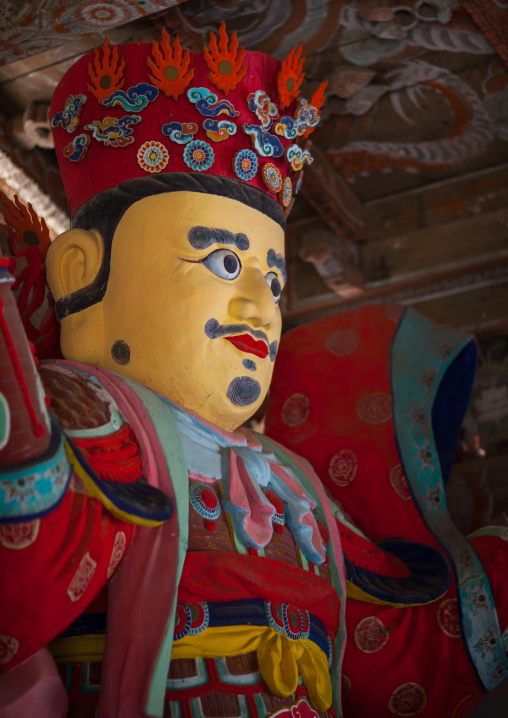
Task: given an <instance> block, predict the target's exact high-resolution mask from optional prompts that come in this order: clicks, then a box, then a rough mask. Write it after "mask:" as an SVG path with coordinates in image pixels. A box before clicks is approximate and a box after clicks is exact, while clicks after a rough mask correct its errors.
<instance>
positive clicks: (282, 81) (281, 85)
mask: <svg viewBox="0 0 508 718" xmlns="http://www.w3.org/2000/svg"><path fill="white" fill-rule="evenodd" d="M302 47H303V45H302V43H300V45H299V46H298V48H297V50H296V51H295V48H294V47H292V48H291V50H290V52H289V55H288V56H287V57H286V58H285V59H284V60H283V62H282V65H281V68H280V72H279V74H278V76H277V88H278V90H279V98H280V103H281V106H282V109H284V108H285V107H288V106H289V105H290V104H291V103H292V102H293V100H296V98H297V97H298V95H299V94H300V90H299V87H300V85H301V84H302V81H303V78H304V77H305V73H304V72H302V70H303V63H304V62H305V58H304V57H301V55H302Z"/></svg>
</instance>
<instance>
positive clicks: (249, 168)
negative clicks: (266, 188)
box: [233, 149, 258, 182]
mask: <svg viewBox="0 0 508 718" xmlns="http://www.w3.org/2000/svg"><path fill="white" fill-rule="evenodd" d="M233 168H234V170H235V173H236V175H237V177H239V178H240V179H241V180H244V181H245V182H248V181H249V180H251V179H252V178H253V177H254V175H255V174H256V172H257V170H258V158H257V157H256V155H255V153H254V152H253V151H252V150H247V149H245V150H240V152H237V153H236V155H235V156H234V157H233Z"/></svg>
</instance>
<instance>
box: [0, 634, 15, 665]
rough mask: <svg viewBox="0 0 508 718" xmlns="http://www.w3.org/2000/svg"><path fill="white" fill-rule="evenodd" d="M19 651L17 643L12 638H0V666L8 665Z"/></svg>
mask: <svg viewBox="0 0 508 718" xmlns="http://www.w3.org/2000/svg"><path fill="white" fill-rule="evenodd" d="M18 649H19V643H18V641H17V640H16V639H15V638H14V637H13V636H0V665H1V664H3V663H8V662H9V661H10V660H11V659H12V658H14V656H15V655H16V653H17V652H18Z"/></svg>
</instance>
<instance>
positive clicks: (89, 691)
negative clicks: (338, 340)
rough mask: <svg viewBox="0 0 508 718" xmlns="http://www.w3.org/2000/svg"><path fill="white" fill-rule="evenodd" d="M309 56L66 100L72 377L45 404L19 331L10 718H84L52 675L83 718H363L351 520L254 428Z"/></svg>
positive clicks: (6, 598) (11, 506) (60, 129)
mask: <svg viewBox="0 0 508 718" xmlns="http://www.w3.org/2000/svg"><path fill="white" fill-rule="evenodd" d="M300 54H301V50H298V51H297V52H296V53H295V52H294V51H292V52H291V53H290V55H289V57H288V58H287V60H286V61H284V63H282V65H281V64H280V63H279V62H278V61H276V60H275V59H273V58H270V57H267V56H264V55H261V54H258V53H245V51H244V50H243V49H239V48H238V43H237V41H236V37H235V35H233V37H232V38H231V39H229V38H228V37H227V35H226V33H225V30H224V28H221V32H220V42H219V43H217V39H216V38H215V37H214V36H213V35H212V36H211V40H210V48H209V49H205V52H204V55H203V56H191V55H190V54H189V53H188V52H185V53H184V52H182V49H181V47H180V44H179V42H178V40H176V41H175V42H174V43H173V44H172V45H171V42H170V39H169V37H168V36H167V35H166V34H165V33H163V40H162V43H160V44H159V43H156V42H154V43H152V46H150V45H125V46H123V47H113V48H111V47H110V46H109V44H108V43H107V42H106V44H105V45H104V47H103V48H102V49H100V50H95V52H93V53H90V54H89V55H87V56H85V57H83V58H81V59H80V60H79V61H78V62H77V63H76V65H75V66H74V67H73V68H71V70H69V72H68V73H67V75H66V76H65V77H64V78H63V80H62V82H61V83H60V85H59V87H58V88H57V90H56V92H55V95H54V98H53V103H52V107H51V110H50V120H51V125H52V128H53V131H54V136H55V145H56V151H57V153H58V157H59V161H60V163H61V171H62V177H63V180H64V184H65V186H66V191H67V194H68V199H69V204H70V207H71V211H72V216H73V219H72V229H70V230H69V231H68V232H66V233H64V234H63V235H61V236H60V237H59V238H58V239H57V240H56V241H55V242H54V243H53V244H52V246H51V247H50V249H49V251H48V254H47V259H46V264H47V277H48V283H49V286H50V289H51V291H52V294H53V297H54V300H55V302H56V305H55V306H56V314H57V317H58V318H59V320H60V321H61V348H62V353H63V356H64V357H65V358H64V359H63V360H59V361H53V362H44V363H42V364H40V366H39V373H40V376H41V379H42V382H43V386H44V392H45V396H44V393H43V392H42V390H41V389H40V387H39V386H38V385H37V381H36V375H35V373H34V371H33V368H32V367H31V366H30V356H29V355H30V352H29V350H28V347H27V346H26V342H25V344H23V342H22V341H21V339H20V337H19V331H18V330H19V327H18V326H15V320H14V319H13V318H12V316H11V315H12V312H11V315H9V318H8V320H7V319H6V321H4V323H3V324H2V332H3V333H2V337H3V342H4V344H3V346H2V357H3V359H5V361H6V363H7V365H8V366H9V367H11V369H10V374H9V376H7V374H6V375H5V378H6V380H8V384H9V385H8V386H6V387H5V391H4V389H2V391H3V393H4V394H5V396H6V397H7V400H2V409H3V414H2V416H3V423H2V424H1V428H2V443H1V444H0V449H1V451H0V460H2V466H3V469H2V474H1V476H0V507H1V515H2V526H1V528H0V561H1V565H2V576H7V577H8V580H7V581H6V582H4V583H3V586H2V591H1V598H0V607H1V609H0V614H1V617H0V623H1V626H0V660H1V663H2V668H3V669H5V670H6V671H7V672H6V673H5V674H4V675H3V679H4V680H3V689H0V696H3V698H0V700H1V701H3V705H2V708H3V709H4V711H5V715H9V716H11V715H14V716H27V715H35V714H36V715H38V716H42V715H48V716H49V715H51V716H56V715H58V716H60V715H65V714H66V712H67V708H66V705H65V704H66V699H65V691H64V688H63V685H62V683H61V682H59V679H58V676H57V675H56V673H55V668H54V663H53V660H55V661H56V663H57V664H58V666H59V667H60V674H61V676H62V678H63V683H64V684H65V685H66V688H67V689H68V692H69V694H70V697H69V709H68V714H69V715H70V716H73V715H79V716H85V715H90V716H92V715H94V716H95V715H96V710H97V707H98V711H99V713H98V714H99V715H101V716H104V717H105V718H114V716H118V717H119V718H120V717H121V718H131V717H134V716H162V715H174V716H176V715H184V716H189V715H193V716H199V715H203V716H210V717H211V716H227V715H231V716H234V715H247V714H248V715H251V716H260V717H264V716H271V715H275V714H276V715H280V716H288V717H289V716H298V715H301V716H309V717H310V716H317V715H318V713H319V714H320V715H326V714H327V713H328V711H330V715H332V714H333V711H334V710H335V712H336V714H337V715H338V714H340V710H341V709H340V662H341V657H342V649H343V643H344V632H343V626H344V622H343V609H344V594H343V586H344V571H343V560H342V552H341V549H340V539H339V535H338V531H337V528H336V524H335V519H334V516H333V513H332V511H331V509H330V506H329V504H328V501H327V499H326V496H325V494H324V491H323V488H322V486H321V484H320V482H319V481H318V479H317V477H316V476H315V475H314V474H313V472H312V470H311V469H310V467H309V466H308V464H307V463H306V462H303V461H301V460H300V459H299V458H298V457H296V456H293V455H292V454H291V453H287V452H285V451H284V450H283V449H282V448H281V447H280V446H279V445H277V444H275V443H273V442H271V441H270V440H268V439H267V438H265V437H263V436H257V435H255V434H253V433H252V432H250V431H247V430H246V429H243V428H239V427H241V425H242V424H243V423H244V422H245V421H246V420H247V419H248V418H249V417H250V416H251V415H252V414H253V413H254V412H255V411H256V409H257V408H258V407H259V406H260V404H261V402H262V401H263V398H264V396H265V395H266V392H267V390H268V387H269V384H270V379H271V375H272V370H273V365H274V360H275V356H276V354H277V348H278V343H279V338H280V330H281V318H280V309H279V304H278V303H279V298H280V294H281V291H282V289H283V286H284V284H285V281H286V269H285V263H284V229H285V217H286V214H287V212H288V211H289V209H290V206H291V203H292V201H293V195H294V192H296V191H297V183H298V180H299V178H300V176H301V171H302V168H303V166H304V165H305V164H306V163H309V162H311V161H312V158H311V155H310V153H309V150H308V147H307V145H305V146H300V144H301V141H302V140H304V138H305V137H306V136H307V135H308V134H309V133H310V132H311V131H312V130H313V129H314V127H315V126H316V125H317V122H318V120H319V104H320V102H321V101H322V89H321V92H320V93H317V94H316V95H315V97H314V98H313V100H312V102H311V103H310V104H309V103H308V102H307V101H305V100H303V99H300V98H299V89H298V88H299V85H300V84H301V81H302V78H303V73H302V71H301V69H302V64H303V60H302V59H301V58H300ZM299 142H300V144H299ZM4 265H5V261H4ZM2 272H3V274H4V278H5V279H6V281H7V280H8V276H7V274H6V272H7V269H6V267H5V266H4V267H3V269H2ZM0 286H2V285H0ZM4 289H5V286H4ZM11 303H12V299H11ZM18 324H19V322H18ZM25 376H26V377H29V380H30V381H28V380H27V379H26V378H25ZM2 378H3V377H2ZM30 382H31V383H30ZM44 399H46V403H47V404H48V405H49V412H48V411H47V410H46V406H45V401H44ZM11 428H12V430H11ZM14 429H16V430H15V431H14ZM36 438H37V440H38V442H39V443H37V442H36V440H35V439H36ZM23 447H25V448H26V453H23V451H24V449H23ZM22 449H23V451H22ZM106 586H107V589H108V590H107V592H106V591H105V588H106ZM47 646H49V649H50V651H51V655H50V654H49V653H48V650H47V648H46V647H47ZM51 656H52V657H53V658H52V657H51ZM170 659H171V662H170ZM332 703H333V707H332ZM34 711H35V712H34ZM2 715H4V714H2Z"/></svg>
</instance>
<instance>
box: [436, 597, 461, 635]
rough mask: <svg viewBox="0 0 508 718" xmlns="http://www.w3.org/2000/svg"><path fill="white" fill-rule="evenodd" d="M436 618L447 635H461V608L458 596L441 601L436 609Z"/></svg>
mask: <svg viewBox="0 0 508 718" xmlns="http://www.w3.org/2000/svg"><path fill="white" fill-rule="evenodd" d="M436 619H437V622H438V624H439V628H440V629H441V630H442V631H443V633H444V634H445V635H446V636H448V637H449V638H460V637H461V635H462V632H461V630H460V618H459V608H458V605H457V599H456V598H448V599H446V601H441V603H440V604H439V606H438V609H437V611H436Z"/></svg>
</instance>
